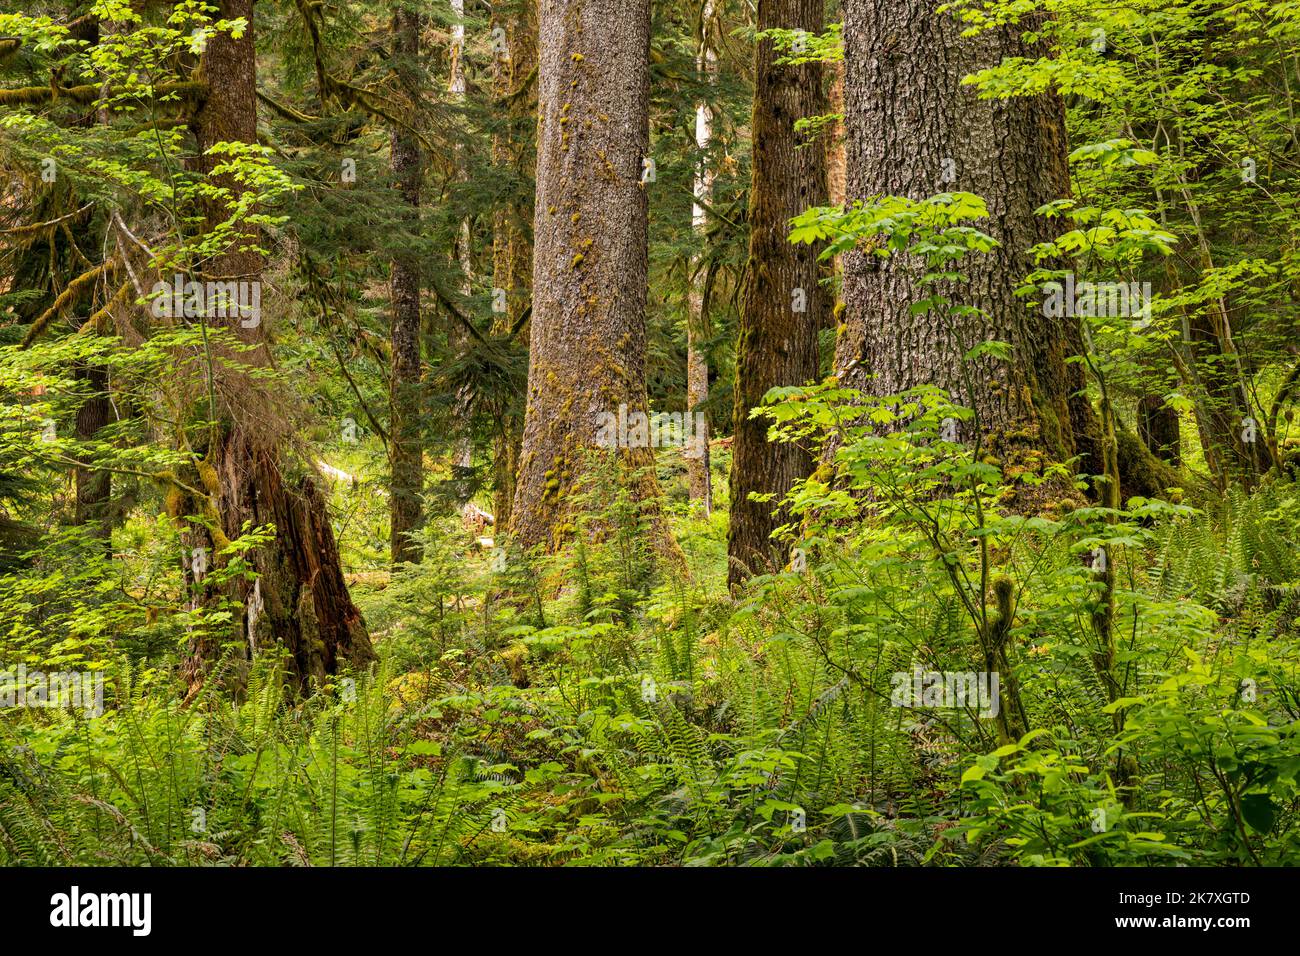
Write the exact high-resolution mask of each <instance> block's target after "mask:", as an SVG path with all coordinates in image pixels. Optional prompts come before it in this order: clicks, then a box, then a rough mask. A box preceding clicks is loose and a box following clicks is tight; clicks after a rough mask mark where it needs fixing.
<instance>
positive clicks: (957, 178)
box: [835, 0, 1100, 474]
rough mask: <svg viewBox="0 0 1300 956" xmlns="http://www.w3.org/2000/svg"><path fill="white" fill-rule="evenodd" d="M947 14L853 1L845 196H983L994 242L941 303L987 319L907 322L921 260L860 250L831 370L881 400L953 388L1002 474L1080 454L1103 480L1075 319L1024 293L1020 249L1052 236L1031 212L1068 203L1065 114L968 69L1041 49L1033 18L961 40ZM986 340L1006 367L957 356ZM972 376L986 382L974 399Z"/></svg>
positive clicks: (918, 5) (849, 9) (930, 1)
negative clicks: (967, 79)
mask: <svg viewBox="0 0 1300 956" xmlns="http://www.w3.org/2000/svg"><path fill="white" fill-rule="evenodd" d="M940 6H941V4H940V3H939V0H847V2H846V5H845V9H844V42H845V71H846V78H845V104H846V125H847V131H848V143H847V152H848V189H847V191H848V199H849V200H850V201H852V200H855V199H866V198H868V197H871V196H873V195H877V194H885V195H897V196H905V197H908V198H911V199H921V198H924V197H927V196H931V195H934V194H936V193H940V192H952V191H965V192H972V193H976V194H977V195H979V196H982V197H983V198H984V199H985V201H986V203H987V205H988V210H989V219H988V220H987V221H985V222H981V223H978V224H977V225H978V226H979V227H980V228H981V229H983V230H984V231H986V232H988V233H989V234H990V235H991V236H993V238H995V239H997V240H998V242H999V243H1000V245H999V247H998V248H997V249H996V250H994V251H993V252H991V253H988V254H979V255H971V256H969V257H967V258H966V259H965V260H963V261H962V263H961V265H960V267H959V268H960V269H961V270H962V271H963V272H964V273H965V275H966V276H967V279H966V280H965V281H964V282H962V283H960V284H958V285H957V286H956V287H953V288H949V289H947V290H946V294H947V295H948V297H949V298H950V299H951V300H952V301H954V302H955V303H961V304H971V305H976V306H978V307H979V308H980V309H982V310H983V311H984V315H983V316H963V317H961V318H954V317H950V316H948V315H946V314H943V313H941V312H940V311H939V310H931V311H930V312H927V313H924V314H921V315H913V314H912V313H911V311H910V307H911V305H912V304H913V303H915V302H917V301H918V300H920V299H921V298H923V297H925V296H927V295H932V294H933V293H934V287H933V286H928V287H927V286H922V285H921V283H920V278H921V275H922V267H921V265H920V264H919V263H917V262H916V261H914V260H913V259H912V258H911V257H908V256H903V255H897V256H891V257H890V258H889V259H886V260H881V259H879V258H876V257H874V256H870V255H868V254H864V253H863V252H862V251H856V250H855V251H854V252H851V253H848V254H846V255H845V257H844V299H845V305H846V310H845V315H844V320H843V323H842V324H841V325H840V327H839V335H838V340H837V347H836V362H835V365H836V373H837V375H838V377H839V380H840V383H841V384H842V385H845V386H849V387H854V388H859V389H861V390H863V391H864V392H866V393H868V394H874V395H890V394H895V393H897V392H901V391H903V390H906V389H909V388H913V387H915V386H918V385H922V384H934V385H938V386H940V387H942V388H945V389H947V390H948V391H949V392H950V393H951V394H952V395H953V397H954V399H955V400H956V401H958V402H960V403H961V404H964V405H967V406H969V407H971V408H974V409H975V411H976V412H977V415H978V422H977V424H975V423H963V425H962V431H961V432H959V437H960V438H961V439H963V440H966V441H971V440H973V439H974V438H975V435H974V434H973V432H974V429H975V428H976V427H978V428H979V429H980V430H981V431H982V432H983V435H982V438H983V441H984V444H985V447H986V448H989V449H990V450H991V452H992V453H993V454H994V455H996V456H998V458H999V460H1000V462H1001V463H1002V464H1003V466H1004V467H1007V468H1015V467H1017V466H1023V467H1035V465H1034V463H1035V462H1036V461H1037V460H1038V458H1039V456H1040V455H1041V454H1043V453H1046V454H1047V455H1048V456H1049V457H1050V458H1052V459H1054V460H1058V461H1060V460H1064V459H1066V458H1068V457H1070V456H1072V455H1075V454H1081V455H1083V461H1082V462H1081V464H1080V466H1079V467H1080V468H1081V469H1082V470H1084V471H1085V472H1087V473H1090V474H1096V473H1098V472H1099V470H1100V458H1099V456H1098V455H1097V449H1098V444H1097V443H1098V441H1099V440H1100V429H1099V426H1098V424H1097V422H1096V418H1095V415H1094V413H1093V410H1092V408H1091V405H1090V404H1089V403H1088V400H1087V398H1086V395H1085V394H1084V393H1083V391H1082V389H1083V386H1084V378H1083V370H1082V368H1081V367H1080V366H1079V364H1078V363H1067V362H1066V358H1067V357H1068V356H1070V355H1077V354H1080V353H1081V352H1082V349H1083V343H1082V336H1081V333H1080V329H1079V326H1078V323H1077V321H1075V320H1072V319H1049V318H1047V317H1046V316H1045V315H1044V310H1043V309H1042V308H1041V307H1040V306H1039V305H1038V304H1037V303H1032V302H1026V301H1025V300H1024V299H1020V298H1017V297H1016V296H1015V289H1016V287H1017V286H1018V285H1019V283H1020V282H1021V281H1022V279H1023V277H1024V276H1025V275H1027V274H1028V273H1029V272H1030V271H1031V269H1032V268H1033V265H1032V262H1031V259H1030V257H1029V255H1028V254H1027V252H1026V250H1028V249H1029V248H1030V247H1031V246H1033V245H1034V244H1036V243H1038V242H1042V241H1045V240H1048V239H1050V238H1052V236H1053V235H1054V227H1053V226H1052V224H1051V223H1050V221H1048V220H1046V219H1044V218H1043V217H1039V216H1035V215H1034V210H1035V209H1037V208H1038V207H1039V206H1041V205H1042V204H1044V203H1047V202H1049V201H1051V200H1054V199H1059V198H1062V197H1064V196H1067V195H1068V194H1069V176H1068V170H1067V165H1066V156H1067V142H1066V138H1065V136H1066V134H1065V111H1064V106H1063V104H1062V102H1061V100H1060V98H1059V97H1057V96H1055V95H1041V96H1034V97H1016V98H1012V99H1009V100H981V99H979V98H978V96H977V95H976V91H975V89H974V88H973V87H969V86H962V84H961V81H962V78H963V77H964V76H966V75H968V74H970V73H973V72H974V71H976V70H978V69H981V68H984V67H989V66H993V65H995V64H997V63H998V62H1000V61H1001V60H1002V58H1003V57H1012V56H1026V57H1035V56H1037V55H1038V52H1039V51H1038V50H1037V49H1035V48H1033V47H1031V46H1029V45H1027V44H1026V43H1025V42H1024V41H1023V40H1022V39H1021V37H1020V33H1021V31H1022V30H1025V29H1028V26H1029V25H1028V24H1025V23H1021V24H1019V25H1015V26H1008V27H1002V28H998V29H995V30H991V31H988V32H985V33H982V34H980V35H979V36H978V37H975V38H970V39H965V38H962V37H960V36H959V33H960V26H959V25H958V24H957V23H956V22H955V20H954V19H953V17H952V15H951V14H948V13H944V14H940V13H939V12H938V9H939V7H940ZM990 339H997V340H1000V341H1003V342H1007V343H1009V344H1010V345H1011V346H1012V354H1011V357H1010V359H1009V360H1008V361H999V360H997V359H994V358H993V357H989V356H986V357H984V358H982V359H980V360H978V361H977V362H975V363H963V359H962V357H963V355H964V354H965V353H966V352H967V351H968V350H969V349H970V348H972V347H973V346H975V345H978V344H979V343H981V342H984V341H987V340H990ZM964 370H965V371H964ZM873 376H874V377H873ZM967 376H969V378H970V380H971V381H972V382H974V383H977V385H976V387H975V388H974V390H973V393H972V390H971V389H969V388H967V387H966V385H965V380H966V377H967Z"/></svg>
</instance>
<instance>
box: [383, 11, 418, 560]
mask: <svg viewBox="0 0 1300 956" xmlns="http://www.w3.org/2000/svg"><path fill="white" fill-rule="evenodd" d="M392 32H393V54H394V64H393V65H394V70H395V72H396V73H397V76H398V80H399V82H400V84H401V85H402V87H403V88H404V93H405V94H406V95H407V96H410V97H414V96H415V95H416V83H417V80H416V78H415V77H416V75H417V71H416V61H417V58H418V57H419V55H420V18H419V15H418V14H416V13H415V12H414V11H412V10H410V9H408V8H406V7H405V6H401V5H399V6H398V7H397V8H396V9H395V10H394V11H393V24H392ZM389 142H390V161H391V165H392V171H393V179H394V181H395V182H396V184H397V188H398V190H400V191H401V194H402V202H403V203H404V204H405V205H406V207H407V210H408V211H407V212H406V213H405V214H404V215H403V217H402V220H403V223H402V224H403V226H404V227H405V229H406V230H407V231H408V232H409V233H411V234H414V233H415V232H416V231H417V230H418V229H419V223H420V211H419V210H420V181H421V170H420V143H419V139H418V138H417V137H416V136H415V134H414V133H413V132H411V131H410V130H408V129H406V128H404V127H401V126H394V127H393V128H392V131H391V133H390V136H389ZM389 283H390V301H391V308H392V323H391V329H390V336H391V343H392V369H391V372H390V376H389V378H390V383H389V389H390V391H389V409H390V416H391V425H390V426H389V428H390V432H391V436H390V440H391V444H392V448H391V450H390V459H391V462H392V484H391V489H390V496H389V547H390V553H391V556H392V561H393V563H394V564H399V563H401V562H404V561H418V560H419V559H420V549H419V546H418V545H417V544H416V543H415V542H414V541H412V540H411V537H410V534H411V532H412V531H415V530H417V529H418V528H419V527H420V524H421V521H420V517H421V512H422V492H423V490H424V467H423V466H424V461H423V459H424V441H423V429H422V428H421V425H420V420H421V406H422V404H423V402H422V398H423V388H422V386H421V381H420V371H421V360H420V329H421V319H420V267H419V259H418V257H417V256H415V255H411V254H400V255H397V256H395V257H394V259H393V263H392V271H391V273H390V277H389Z"/></svg>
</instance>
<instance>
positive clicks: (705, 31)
mask: <svg viewBox="0 0 1300 956" xmlns="http://www.w3.org/2000/svg"><path fill="white" fill-rule="evenodd" d="M700 19H701V23H702V28H701V31H700V49H699V52H698V53H697V54H696V57H695V68H696V70H697V71H699V73H700V75H701V76H702V77H703V78H704V79H705V81H706V82H707V83H710V84H712V82H713V78H714V76H715V75H716V74H717V71H718V54H717V53H716V52H715V51H714V49H713V46H712V44H711V43H710V41H709V30H710V29H711V25H712V20H713V2H712V0H705V4H704V13H703V14H702V16H701V18H700ZM712 139H713V109H712V108H711V107H710V106H709V103H708V101H707V100H701V101H700V102H699V103H697V104H696V105H695V148H696V149H697V150H699V153H700V159H699V165H698V166H697V167H696V170H695V184H694V194H695V202H694V203H693V204H692V206H691V225H692V227H693V229H694V230H695V235H696V238H697V240H699V241H701V242H702V241H703V237H704V233H705V227H706V226H707V224H708V214H707V212H706V211H705V207H706V206H708V205H709V204H710V203H712V201H713V178H714V172H713V169H712V168H711V167H710V165H709V157H708V151H709V144H710V142H711V141H712ZM702 258H703V256H702V255H700V256H696V258H695V260H694V261H693V262H692V263H691V289H690V295H689V297H688V299H689V301H688V303H687V304H688V306H689V314H688V315H687V320H686V411H687V413H688V414H700V415H703V416H704V417H703V418H702V419H701V420H700V421H701V424H702V426H703V427H700V428H697V429H696V430H695V432H694V438H693V442H694V447H692V448H690V449H687V453H686V482H687V489H688V494H689V496H690V500H691V501H696V502H699V504H700V507H701V509H702V510H703V512H704V514H705V515H709V514H711V513H712V512H713V476H712V474H711V473H710V466H709V425H708V416H707V414H706V413H704V412H703V411H702V408H701V406H702V405H703V404H704V402H705V401H707V400H708V397H709V360H708V356H706V355H705V353H704V346H703V343H704V342H707V341H708V339H709V331H710V330H709V316H708V313H707V312H706V311H705V309H706V307H707V304H708V303H707V302H706V301H705V282H706V276H705V273H704V269H703V268H702V266H701V259H702Z"/></svg>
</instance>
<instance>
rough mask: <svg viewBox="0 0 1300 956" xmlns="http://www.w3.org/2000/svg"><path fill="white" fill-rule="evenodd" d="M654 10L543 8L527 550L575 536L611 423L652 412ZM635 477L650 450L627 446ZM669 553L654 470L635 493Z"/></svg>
mask: <svg viewBox="0 0 1300 956" xmlns="http://www.w3.org/2000/svg"><path fill="white" fill-rule="evenodd" d="M649 34H650V10H649V3H648V2H647V0H542V2H541V4H540V6H539V23H538V55H539V70H538V156H537V192H536V211H535V218H534V225H533V234H534V239H535V243H536V246H535V252H534V261H533V314H532V320H531V321H532V328H531V336H530V340H531V360H530V367H529V370H528V408H527V412H526V415H525V422H524V436H523V444H522V451H521V454H520V460H519V476H518V483H517V485H516V488H515V499H514V508H513V514H512V527H513V531H514V533H515V534H516V536H517V538H518V540H519V542H520V544H522V545H523V546H524V547H526V548H531V547H533V546H537V545H543V546H545V547H547V548H556V547H558V546H559V545H560V544H561V543H562V541H563V540H564V538H565V537H566V536H567V535H568V534H569V533H570V532H571V531H572V528H573V523H572V521H571V520H570V519H571V517H572V509H573V504H574V502H573V497H572V492H573V490H574V489H575V487H576V486H578V485H579V484H580V482H581V478H582V475H583V472H584V470H585V468H586V467H587V465H586V462H587V460H588V458H589V455H588V454H587V453H588V452H589V451H590V450H592V449H594V448H596V447H598V439H599V434H600V426H601V423H602V421H603V419H602V416H604V415H611V414H612V415H617V414H618V412H619V407H620V405H622V406H625V407H626V408H627V409H630V410H639V411H643V412H644V411H646V407H647V402H646V384H645V348H646V333H645V306H646V270H647V258H646V256H647V252H646V241H647V238H646V228H647V204H646V192H645V190H646V188H653V185H652V184H643V183H642V174H643V169H644V166H643V162H644V160H645V158H646V157H647V155H648V145H649V130H648V106H649V81H650V71H649V39H650V37H649ZM619 455H620V457H622V458H623V459H624V461H625V463H626V464H628V465H629V466H630V467H631V468H633V469H640V468H642V467H645V468H649V467H650V466H652V465H653V462H654V456H653V453H652V451H651V449H649V448H621V449H620V450H619ZM633 493H634V495H635V496H636V497H637V498H638V500H642V501H644V502H646V503H647V507H649V508H650V509H651V511H652V513H653V518H652V520H653V522H654V525H655V528H656V530H655V539H656V544H657V546H658V547H659V549H660V550H662V551H664V552H666V553H669V554H672V553H673V552H674V551H675V546H674V545H673V543H672V538H671V535H670V533H669V531H668V528H667V523H666V521H665V520H664V519H663V516H662V514H661V513H660V512H659V509H658V505H657V500H658V495H659V492H658V483H657V481H655V479H654V475H653V471H650V472H649V474H648V475H647V476H646V478H645V479H644V480H642V481H640V482H638V483H637V485H636V487H635V488H634V489H633Z"/></svg>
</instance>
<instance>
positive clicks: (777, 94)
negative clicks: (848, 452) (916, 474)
mask: <svg viewBox="0 0 1300 956" xmlns="http://www.w3.org/2000/svg"><path fill="white" fill-rule="evenodd" d="M823 2H824V0H759V4H758V29H759V30H770V29H774V28H784V29H800V30H805V31H807V32H809V33H820V32H821V30H822V20H823ZM778 58H779V54H778V52H777V50H776V49H775V47H774V46H773V43H772V41H771V40H770V39H763V40H760V41H759V43H758V47H757V49H756V51H755V54H754V113H753V122H752V124H751V125H752V129H753V140H754V169H753V182H752V185H751V187H750V198H749V228H750V239H749V266H748V270H747V271H748V275H747V280H746V284H745V290H744V301H743V305H742V308H741V317H740V329H739V338H738V341H737V344H736V397H735V441H734V443H733V445H732V463H731V527H730V530H729V532H728V535H727V554H728V572H727V577H728V580H729V581H730V582H731V583H732V584H733V585H734V584H737V583H738V582H740V581H741V580H743V579H744V578H745V577H746V576H747V575H749V574H754V573H763V572H765V571H767V570H769V569H770V568H772V567H775V566H778V565H780V564H782V563H784V562H783V561H782V560H781V559H780V557H779V555H778V553H777V550H776V547H775V545H774V544H773V542H772V541H771V534H772V532H773V531H774V530H775V529H776V528H777V527H778V526H779V525H780V524H781V523H783V521H784V520H785V518H784V516H783V511H782V510H781V508H780V507H779V503H780V499H781V498H783V497H784V496H785V495H786V494H787V493H788V492H789V491H790V488H791V486H792V485H793V484H794V482H795V480H797V479H799V478H803V477H806V476H807V475H808V473H809V471H810V470H811V468H812V459H811V458H810V456H809V455H808V453H807V452H806V451H804V450H802V449H800V448H798V447H796V446H794V445H790V444H778V443H773V442H769V441H768V440H767V430H768V422H767V420H766V419H752V418H750V410H751V409H753V408H754V407H756V406H757V405H759V404H760V403H761V402H762V399H763V395H764V394H765V393H766V392H767V391H768V390H769V389H771V388H774V387H776V386H780V385H803V384H805V383H807V382H808V381H809V380H811V379H815V378H816V377H817V372H818V349H817V331H818V329H820V328H822V326H823V325H824V324H825V321H826V318H825V316H826V312H827V306H828V297H827V296H826V293H825V291H824V289H823V287H822V285H821V283H820V281H819V279H820V278H821V273H820V268H819V266H818V263H817V254H816V251H815V250H814V249H813V248H812V247H811V246H807V245H802V244H801V245H798V246H796V245H793V244H791V243H790V241H789V239H788V235H789V223H790V220H791V219H792V218H793V217H794V216H797V215H798V214H799V213H801V212H803V211H804V210H805V209H807V208H808V207H809V206H818V205H824V204H825V203H826V189H827V186H826V151H825V150H824V149H822V148H820V145H818V146H811V147H809V148H805V149H799V148H797V147H798V146H799V145H800V138H799V136H798V134H797V133H796V132H795V128H794V124H795V122H796V121H797V120H799V119H803V118H805V117H812V116H818V115H822V114H824V113H825V112H826V98H825V96H824V94H823V91H822V69H821V64H819V63H805V64H803V65H800V66H791V65H780V64H778V63H777V62H776V61H777V59H778ZM752 493H758V494H768V495H773V496H774V498H772V499H771V500H768V501H752V500H750V497H749V496H750V494H752Z"/></svg>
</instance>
